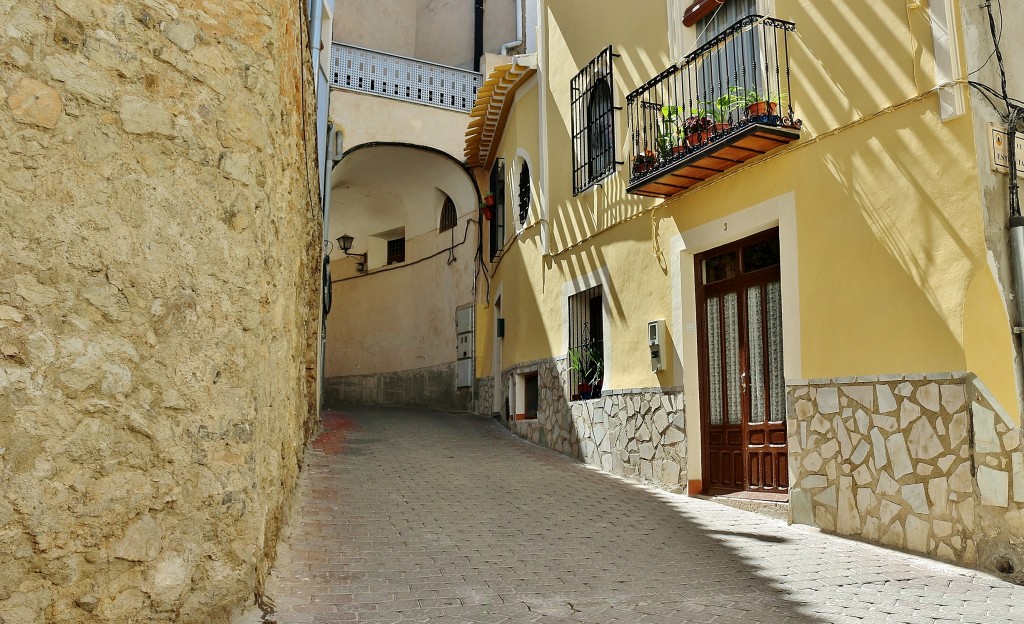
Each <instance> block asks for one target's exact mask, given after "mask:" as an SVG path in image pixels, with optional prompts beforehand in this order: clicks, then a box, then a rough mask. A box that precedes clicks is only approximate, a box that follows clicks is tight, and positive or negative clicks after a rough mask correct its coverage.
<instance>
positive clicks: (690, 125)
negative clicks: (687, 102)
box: [683, 109, 715, 147]
mask: <svg viewBox="0 0 1024 624" xmlns="http://www.w3.org/2000/svg"><path fill="white" fill-rule="evenodd" d="M690 113H691V114H690V116H689V117H687V118H686V121H684V122H683V131H684V132H685V133H686V144H687V145H690V146H692V147H693V146H697V145H700V144H701V143H703V142H704V141H707V140H708V139H709V138H710V137H711V135H712V132H711V130H712V128H714V126H715V122H714V120H712V119H711V118H710V117H708V116H707V113H706V111H703V110H701V109H693V110H692V111H690Z"/></svg>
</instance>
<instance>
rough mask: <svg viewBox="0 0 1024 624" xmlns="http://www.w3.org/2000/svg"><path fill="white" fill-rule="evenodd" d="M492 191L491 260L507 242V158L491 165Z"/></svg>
mask: <svg viewBox="0 0 1024 624" xmlns="http://www.w3.org/2000/svg"><path fill="white" fill-rule="evenodd" d="M490 187H491V189H490V190H491V192H492V193H494V216H493V217H492V218H491V231H490V234H491V236H490V239H491V240H490V242H491V260H494V259H495V258H496V257H497V256H498V253H499V252H500V251H501V248H502V246H504V244H505V159H504V158H499V159H497V160H496V161H494V166H493V167H491V180H490Z"/></svg>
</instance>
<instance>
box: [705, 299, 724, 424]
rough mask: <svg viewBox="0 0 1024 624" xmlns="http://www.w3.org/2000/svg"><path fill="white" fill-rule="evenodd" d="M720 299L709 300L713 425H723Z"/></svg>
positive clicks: (709, 373) (710, 384) (709, 375)
mask: <svg viewBox="0 0 1024 624" xmlns="http://www.w3.org/2000/svg"><path fill="white" fill-rule="evenodd" d="M719 307H720V304H719V299H718V297H710V298H709V299H708V379H709V380H710V383H709V386H710V390H709V392H710V395H711V396H710V397H708V398H709V401H708V402H709V403H710V404H711V424H712V425H720V424H722V327H721V321H720V320H719Z"/></svg>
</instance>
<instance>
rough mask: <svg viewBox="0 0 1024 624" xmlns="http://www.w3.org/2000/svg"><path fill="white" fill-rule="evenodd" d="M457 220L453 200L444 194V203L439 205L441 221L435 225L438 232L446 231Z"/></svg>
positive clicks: (457, 216) (453, 225)
mask: <svg viewBox="0 0 1024 624" xmlns="http://www.w3.org/2000/svg"><path fill="white" fill-rule="evenodd" d="M458 222H459V215H458V213H456V211H455V202H453V201H452V198H451V197H448V196H447V195H445V196H444V204H442V205H441V223H440V224H439V225H438V226H437V231H438V232H447V231H448V230H450V229H452V228H453V227H455V225H456V224H457V223H458Z"/></svg>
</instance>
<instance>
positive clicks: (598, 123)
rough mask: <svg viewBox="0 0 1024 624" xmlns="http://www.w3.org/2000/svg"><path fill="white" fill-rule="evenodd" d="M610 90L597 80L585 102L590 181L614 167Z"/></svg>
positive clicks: (605, 81) (603, 82) (604, 82)
mask: <svg viewBox="0 0 1024 624" xmlns="http://www.w3.org/2000/svg"><path fill="white" fill-rule="evenodd" d="M612 112H613V109H612V89H611V87H609V86H608V81H607V80H605V79H603V78H602V79H600V80H597V81H596V82H595V83H594V89H593V91H592V92H591V94H590V100H589V101H588V102H587V148H588V150H589V154H588V155H589V159H588V163H589V165H590V179H591V180H597V179H599V178H601V177H603V176H604V174H605V173H606V172H607V171H608V170H610V169H611V168H612V167H613V166H614V165H615V149H614V145H615V142H614V139H613V134H614V130H613V129H612Z"/></svg>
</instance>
